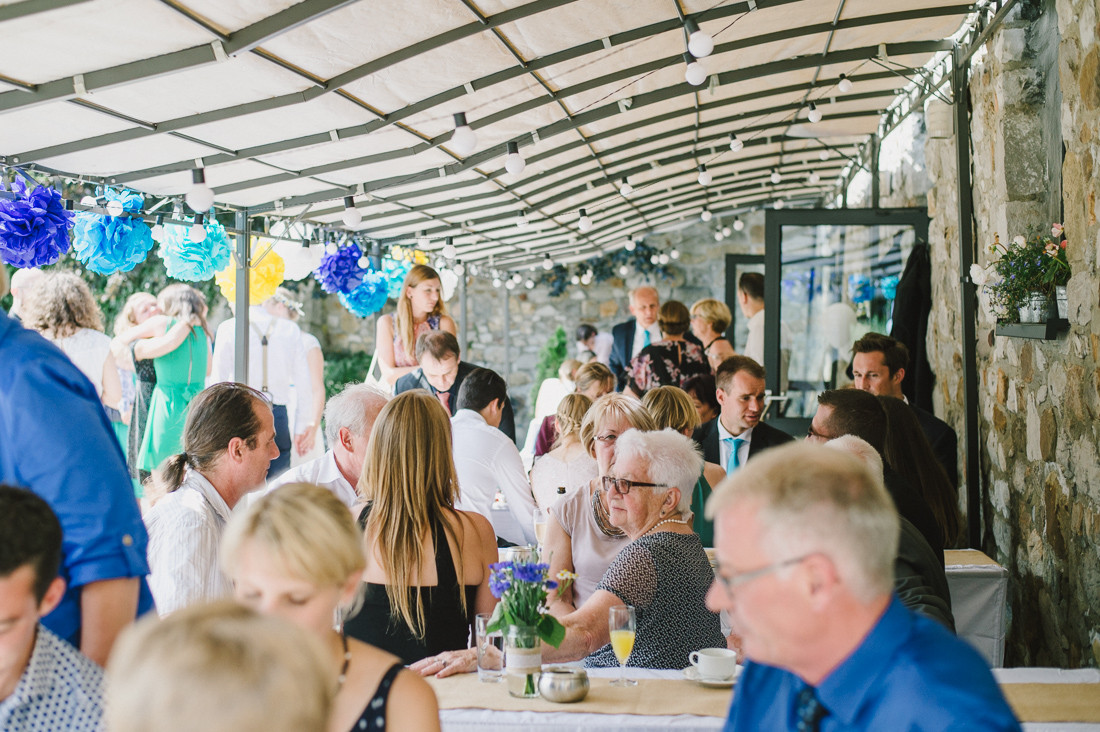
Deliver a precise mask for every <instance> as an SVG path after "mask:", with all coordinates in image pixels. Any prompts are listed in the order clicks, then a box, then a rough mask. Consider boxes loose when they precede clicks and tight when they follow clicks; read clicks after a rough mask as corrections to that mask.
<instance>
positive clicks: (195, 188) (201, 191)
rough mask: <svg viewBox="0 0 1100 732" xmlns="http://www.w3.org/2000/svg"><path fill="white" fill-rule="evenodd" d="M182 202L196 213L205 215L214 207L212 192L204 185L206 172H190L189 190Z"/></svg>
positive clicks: (195, 170) (196, 169)
mask: <svg viewBox="0 0 1100 732" xmlns="http://www.w3.org/2000/svg"><path fill="white" fill-rule="evenodd" d="M183 200H185V201H187V205H188V206H190V207H191V210H192V211H195V212H197V213H205V212H207V211H209V210H210V207H211V206H213V205H214V191H212V190H210V186H208V185H206V172H205V171H204V170H203V169H202V168H195V169H194V170H192V171H191V188H190V190H188V191H187V195H185V196H184V197H183Z"/></svg>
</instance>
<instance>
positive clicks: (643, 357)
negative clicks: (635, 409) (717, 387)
mask: <svg viewBox="0 0 1100 732" xmlns="http://www.w3.org/2000/svg"><path fill="white" fill-rule="evenodd" d="M690 323H691V320H690V315H689V313H688V309H687V306H686V305H684V304H683V303H682V302H679V301H678V300H669V301H668V302H666V303H664V304H663V305H661V309H660V311H659V312H658V315H657V325H658V327H659V328H660V329H661V340H659V341H657V342H656V343H653V344H651V345H648V346H646V347H645V348H643V349H642V350H641V352H640V353H639V354H638V355H637V356H635V357H634V360H633V361H631V362H630V367H629V369H628V371H629V374H628V379H627V384H626V390H627V391H628V392H629V393H632V394H634V396H637V397H639V398H641V397H642V396H643V395H644V394H645V393H646V392H647V391H649V390H650V389H653V388H654V387H658V386H679V387H681V388H682V387H683V384H684V382H685V381H687V380H688V379H690V378H691V377H692V376H695V375H697V374H709V373H710V365H709V364H708V363H707V357H706V355H705V354H704V353H703V349H702V348H700V347H699V346H697V345H695V344H694V343H691V342H689V341H688V340H686V339H685V338H684V333H686V332H687V329H688V326H689V325H690Z"/></svg>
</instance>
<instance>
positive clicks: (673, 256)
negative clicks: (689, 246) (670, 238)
mask: <svg viewBox="0 0 1100 732" xmlns="http://www.w3.org/2000/svg"><path fill="white" fill-rule="evenodd" d="M668 256H669V258H670V259H679V258H680V250H679V249H673V250H672V251H671V252H669V253H668Z"/></svg>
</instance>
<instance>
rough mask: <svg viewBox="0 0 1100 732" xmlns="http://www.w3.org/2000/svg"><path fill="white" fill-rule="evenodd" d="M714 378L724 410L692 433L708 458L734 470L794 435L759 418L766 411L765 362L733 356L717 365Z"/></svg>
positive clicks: (705, 457)
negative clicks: (763, 363) (762, 363)
mask: <svg viewBox="0 0 1100 732" xmlns="http://www.w3.org/2000/svg"><path fill="white" fill-rule="evenodd" d="M714 380H715V385H716V386H717V390H716V392H715V396H717V397H718V404H719V406H720V407H721V412H719V414H718V416H717V417H715V418H714V419H712V420H710V421H709V422H706V423H704V424H703V425H702V426H700V427H699V428H698V429H697V430H695V434H694V435H693V437H694V438H695V441H696V442H697V443H699V446H700V447H702V448H703V458H704V459H705V460H706V461H707V462H711V463H718V464H719V465H721V466H722V467H723V468H725V469H726V473H731V472H733V471H734V470H736V469H737V468H738V467H740V466H741V465H743V464H744V463H745V461H747V460H749V459H750V458H752V457H753V456H754V455H758V454H760V452H761V451H763V450H766V449H768V448H769V447H775V446H776V445H782V444H783V443H784V442H790V441H791V439H793V438H792V437H791V436H790V435H788V434H787V433H786V432H784V431H782V430H778V429H776V428H775V427H772V426H770V425H768V424H766V423H764V422H761V421H760V415H762V414H763V413H764V367H763V366H761V365H760V364H758V363H757V362H756V361H753V360H752V359H751V358H749V357H747V356H731V357H730V358H727V359H726V360H725V361H723V362H722V364H721V365H720V366H719V367H718V371H717V372H716V373H715V375H714ZM734 447H736V448H737V450H736V455H735V453H734Z"/></svg>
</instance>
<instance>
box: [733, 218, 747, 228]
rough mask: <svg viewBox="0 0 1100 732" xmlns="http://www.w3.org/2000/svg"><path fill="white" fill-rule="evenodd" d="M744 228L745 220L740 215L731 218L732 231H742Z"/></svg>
mask: <svg viewBox="0 0 1100 732" xmlns="http://www.w3.org/2000/svg"><path fill="white" fill-rule="evenodd" d="M744 229H745V222H744V221H742V220H741V217H740V216H738V217H736V218H735V219H734V220H733V230H734V231H744Z"/></svg>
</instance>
